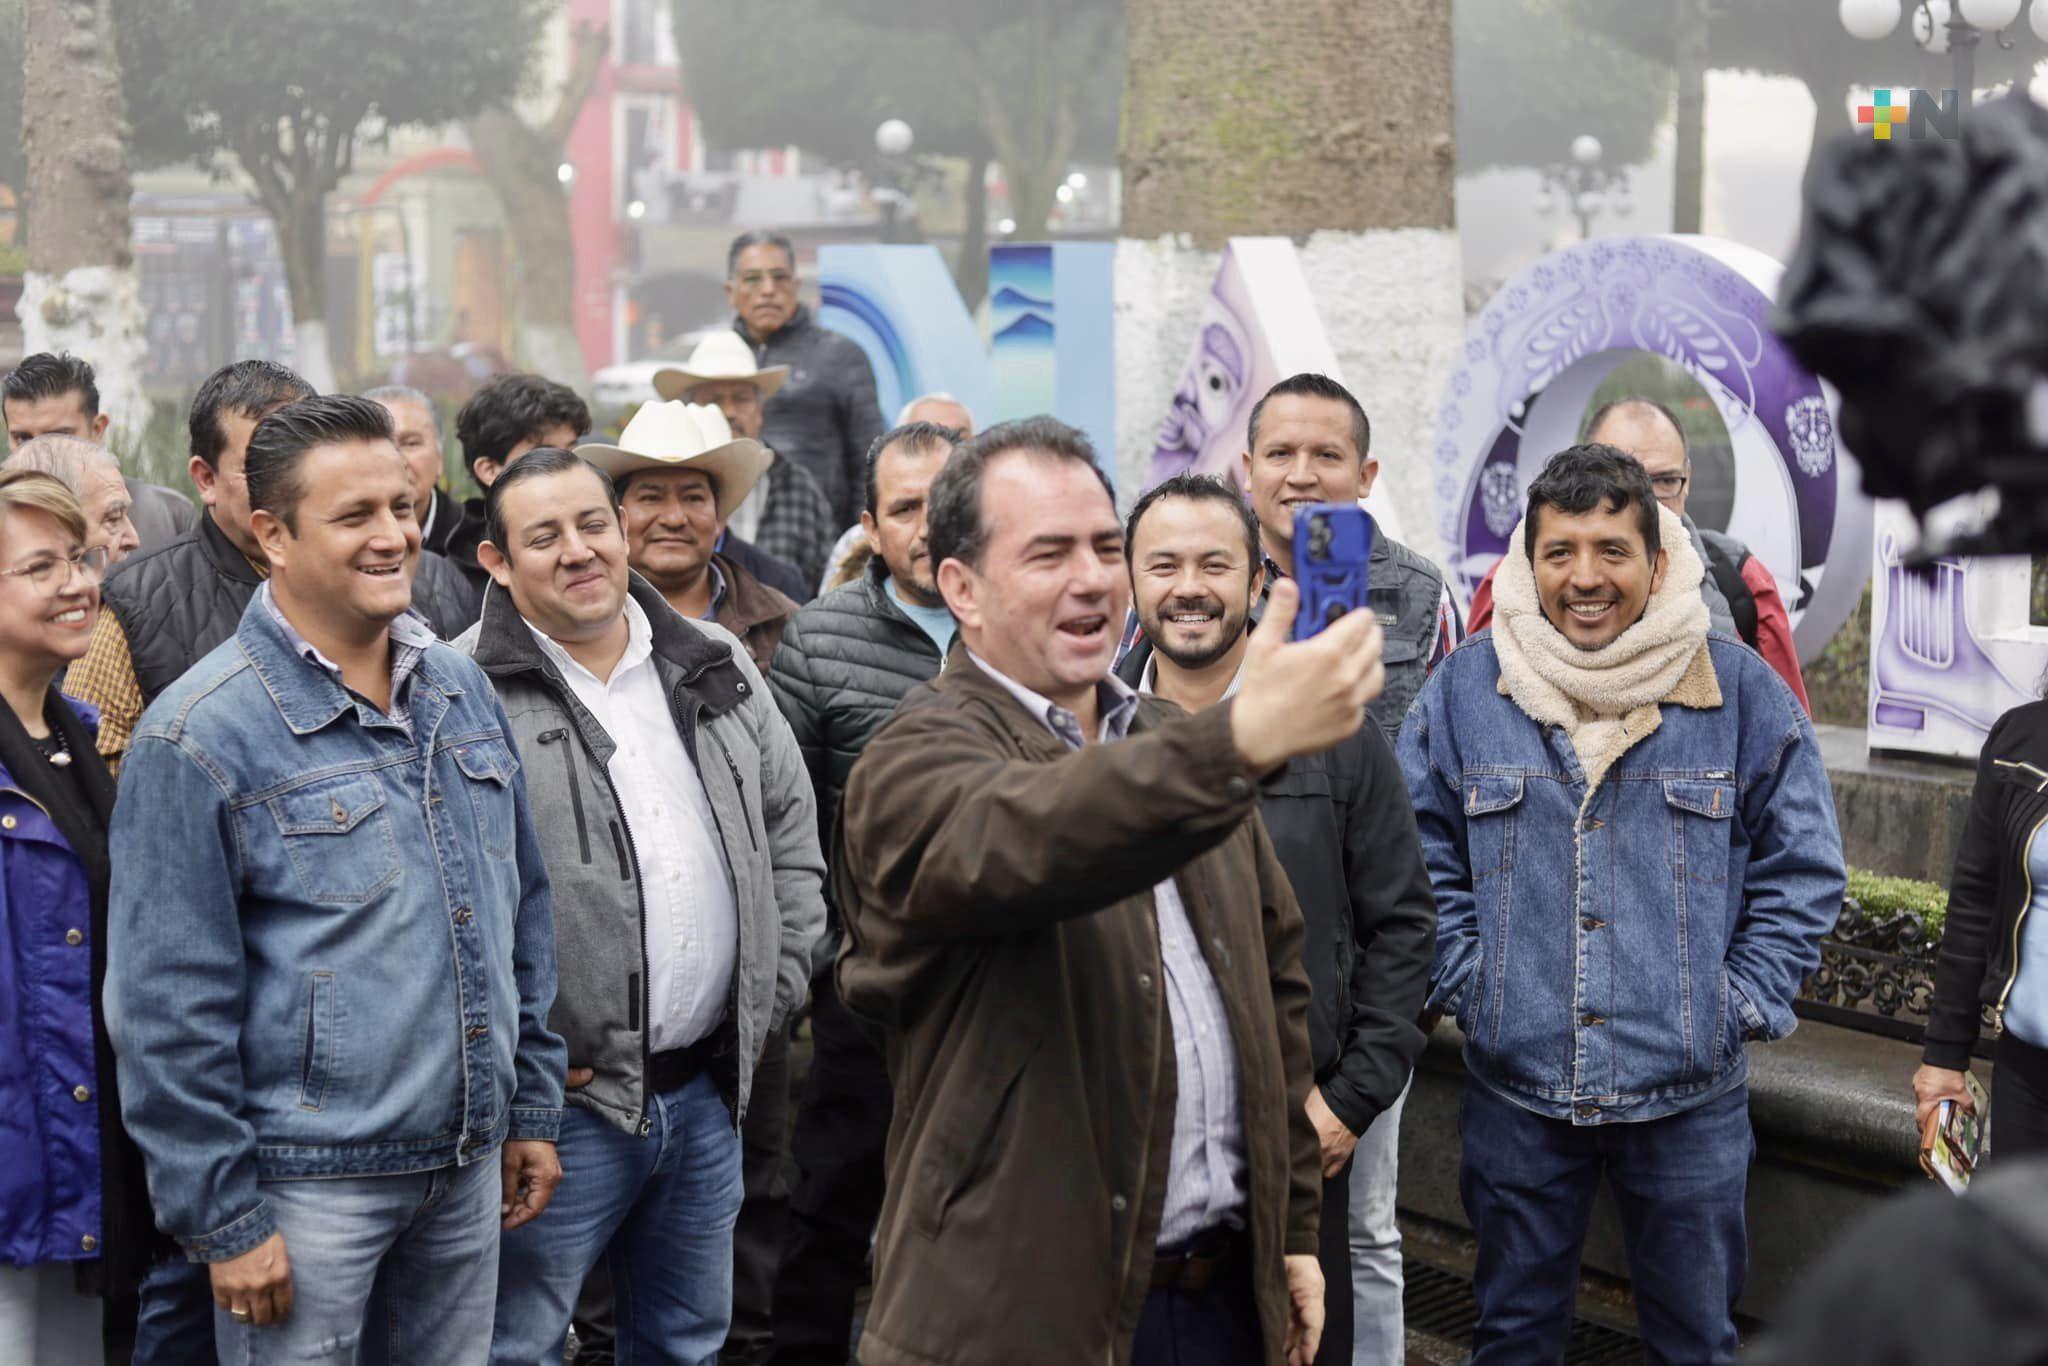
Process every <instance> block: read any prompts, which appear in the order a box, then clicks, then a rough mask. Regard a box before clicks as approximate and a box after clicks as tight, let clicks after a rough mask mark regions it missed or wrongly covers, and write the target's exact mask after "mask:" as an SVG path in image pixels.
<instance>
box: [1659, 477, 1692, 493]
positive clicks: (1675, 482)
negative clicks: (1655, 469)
mask: <svg viewBox="0 0 2048 1366" xmlns="http://www.w3.org/2000/svg"><path fill="white" fill-rule="evenodd" d="M1691 480H1692V476H1691V475H1689V474H1653V475H1651V476H1650V487H1651V488H1653V489H1655V490H1656V491H1657V496H1658V497H1659V498H1669V497H1672V496H1673V495H1674V494H1680V493H1684V492H1685V486H1686V484H1687V483H1689V482H1691Z"/></svg>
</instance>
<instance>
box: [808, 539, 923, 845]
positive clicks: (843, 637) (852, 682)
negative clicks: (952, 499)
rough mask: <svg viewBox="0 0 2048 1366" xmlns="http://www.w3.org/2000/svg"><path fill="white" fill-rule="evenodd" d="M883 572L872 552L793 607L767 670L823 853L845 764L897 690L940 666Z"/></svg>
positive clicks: (897, 697)
mask: <svg viewBox="0 0 2048 1366" xmlns="http://www.w3.org/2000/svg"><path fill="white" fill-rule="evenodd" d="M888 572H889V567H888V566H887V565H886V564H884V563H883V562H882V559H881V557H880V556H876V557H875V558H874V560H873V561H871V562H870V563H869V565H868V571H867V573H865V574H863V575H862V576H861V577H860V578H858V579H856V580H854V581H853V582H852V583H849V584H846V585H845V586H843V587H840V588H835V589H833V590H832V591H831V592H829V593H827V594H826V595H825V596H824V597H822V598H819V599H818V600H817V601H816V602H813V603H812V604H811V605H810V606H808V607H806V608H804V609H803V610H802V611H800V612H798V613H797V614H796V616H795V617H793V618H792V619H791V620H790V623H789V625H788V626H787V627H785V628H784V629H783V632H782V645H781V648H779V649H778V650H777V651H776V653H775V667H774V668H772V669H770V670H769V671H768V687H769V690H770V691H772V692H773V693H774V694H775V701H776V703H777V704H778V705H780V706H781V708H782V714H783V716H784V717H786V718H787V719H788V721H789V728H790V729H791V730H793V731H795V732H796V743H797V746H798V748H800V749H802V750H803V753H804V763H805V765H806V766H807V767H808V768H809V769H810V770H811V786H812V787H813V789H815V790H816V792H817V794H818V824H819V827H820V835H821V837H822V838H823V840H824V847H825V848H826V849H828V850H829V849H831V848H832V847H833V845H832V826H833V823H834V822H835V821H837V820H838V818H839V798H840V795H841V794H842V793H843V792H845V790H846V777H847V775H848V774H849V773H851V772H853V761H854V760H855V759H858V758H859V757H860V752H861V751H862V750H863V749H865V748H866V747H867V743H868V740H869V738H870V737H872V736H873V735H874V733H875V732H876V731H878V730H880V729H881V728H882V723H883V722H884V721H886V720H888V719H889V716H890V713H892V712H894V711H895V710H896V704H897V703H898V702H900V701H901V700H902V699H903V695H904V694H905V693H907V692H909V691H910V690H911V689H912V688H914V687H916V686H917V685H918V684H920V683H922V682H924V681H926V680H927V679H930V678H935V677H937V676H938V672H939V666H940V664H941V663H942V661H941V660H940V658H939V647H938V646H936V645H934V644H932V638H931V637H930V636H928V635H926V634H925V633H924V631H923V629H922V628H920V627H919V626H918V624H917V623H916V622H914V621H912V620H911V619H910V618H909V617H908V616H906V615H904V612H903V609H902V608H900V607H898V606H897V605H896V604H895V602H894V601H892V600H891V599H890V597H889V590H888V589H887V588H886V587H884V586H883V585H884V582H885V579H886V576H887V574H888Z"/></svg>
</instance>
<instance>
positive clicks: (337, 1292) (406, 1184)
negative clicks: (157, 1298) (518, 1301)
mask: <svg viewBox="0 0 2048 1366" xmlns="http://www.w3.org/2000/svg"><path fill="white" fill-rule="evenodd" d="M262 1190H263V1198H264V1199H265V1200H267V1201H269V1202H270V1207H271V1210H272V1211H273V1212H274V1213H275V1214H276V1216H277V1228H278V1232H280V1233H282V1234H283V1235H284V1249H285V1255H286V1256H287V1257H289V1258H290V1259H291V1269H292V1312H291V1315H290V1317H288V1318H287V1319H285V1321H284V1322H283V1323H280V1324H273V1325H271V1326H269V1327H265V1328H258V1327H256V1326H254V1325H253V1324H246V1323H236V1322H235V1321H234V1320H233V1319H232V1318H230V1317H228V1314H227V1311H226V1310H224V1309H218V1308H217V1309H215V1311H214V1336H215V1341H216V1342H217V1343H218V1344H219V1348H220V1359H221V1362H222V1366H244V1364H245V1363H247V1366H258V1364H259V1363H265V1362H287V1361H288V1362H293V1363H304V1362H326V1363H331V1366H354V1363H355V1361H356V1359H357V1351H358V1349H359V1348H362V1349H364V1350H365V1352H366V1354H367V1355H370V1356H372V1357H374V1358H376V1359H379V1360H388V1361H390V1362H393V1363H395V1364H396V1366H428V1364H429V1363H432V1366H482V1363H483V1362H484V1361H485V1359H486V1357H487V1356H488V1345H489V1342H490V1336H491V1302H492V1300H493V1298H494V1297H495V1296H496V1294H497V1289H498V1218H499V1216H498V1202H499V1198H500V1195H501V1193H502V1191H503V1180H502V1178H501V1176H500V1174H499V1166H498V1162H497V1159H496V1155H495V1154H492V1155H491V1156H490V1157H487V1158H486V1159H484V1160H483V1161H480V1162H473V1163H471V1164H470V1165H469V1166H467V1167H441V1168H437V1169H436V1170H434V1171H430V1172H419V1173H415V1174H412V1175H408V1176H355V1177H339V1178H335V1179H332V1180H308V1181H265V1182H264V1183H263V1185H262ZM380 1273H381V1276H380ZM380 1280H381V1289H380V1293H381V1294H382V1295H383V1296H384V1297H385V1304H386V1309H387V1312H386V1313H384V1314H379V1315H378V1316H377V1317H376V1319H375V1320H371V1319H370V1318H369V1315H368V1309H369V1303H370V1292H371V1289H372V1287H373V1286H379V1285H380ZM366 1322H368V1323H370V1324H371V1329H370V1331H372V1332H374V1333H376V1334H377V1336H378V1337H379V1338H380V1339H381V1341H379V1342H377V1343H376V1344H375V1345H374V1348H372V1347H371V1346H370V1345H369V1344H367V1343H366V1342H365V1341H364V1339H365V1338H366V1336H367V1334H366V1330H365V1324H366Z"/></svg>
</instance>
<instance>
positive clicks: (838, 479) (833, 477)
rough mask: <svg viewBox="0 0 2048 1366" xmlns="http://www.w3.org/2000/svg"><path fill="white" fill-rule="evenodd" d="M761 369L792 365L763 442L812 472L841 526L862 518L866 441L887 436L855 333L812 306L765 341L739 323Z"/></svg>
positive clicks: (766, 419)
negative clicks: (824, 322)
mask: <svg viewBox="0 0 2048 1366" xmlns="http://www.w3.org/2000/svg"><path fill="white" fill-rule="evenodd" d="M733 330H734V331H735V332H738V333H739V334H740V336H741V337H742V338H743V339H745V341H746V343H747V345H748V346H750V347H752V348H753V350H754V360H755V362H756V363H757V364H758V365H760V366H761V367H762V368H763V369H766V368H768V367H769V366H771V365H787V366H788V367H789V380H788V382H787V383H785V384H784V385H783V386H782V389H781V390H780V392H778V393H777V394H776V395H775V397H773V398H771V399H769V400H768V403H767V406H766V407H764V408H763V409H762V413H761V444H762V445H764V446H767V447H769V448H770V449H772V450H773V451H775V453H776V454H778V455H781V456H783V457H784V458H786V459H789V460H794V461H796V463H797V464H799V465H802V466H803V467H804V468H805V469H806V470H809V471H810V473H811V477H812V478H814V479H816V480H817V481H818V487H820V488H822V489H823V490H824V491H825V497H826V498H827V499H829V500H830V501H831V503H832V514H833V516H834V517H835V518H836V519H837V521H838V524H839V525H840V526H852V525H853V524H854V523H855V522H857V521H859V520H860V509H861V503H862V501H863V499H864V498H865V496H866V492H867V458H868V445H869V443H870V442H872V441H873V440H874V439H875V438H876V437H878V436H880V435H881V434H882V410H881V407H880V405H879V404H877V402H876V401H875V372H874V369H873V367H871V366H870V365H869V364H868V357H867V352H865V351H863V350H861V349H860V344H859V343H858V342H855V341H854V340H852V339H851V338H849V337H842V336H841V335H839V333H837V332H834V331H832V330H831V329H830V328H826V327H820V326H819V325H818V321H817V319H815V318H813V317H812V316H811V310H810V309H808V308H799V309H797V311H796V313H795V315H794V316H793V317H791V318H790V320H789V321H788V322H786V323H784V324H783V325H782V330H781V331H779V332H777V333H775V334H774V335H773V336H770V337H768V338H767V339H765V340H763V339H760V338H756V337H754V336H752V335H750V334H749V333H748V332H747V329H746V325H745V324H744V323H741V322H740V321H739V320H738V319H734V320H733Z"/></svg>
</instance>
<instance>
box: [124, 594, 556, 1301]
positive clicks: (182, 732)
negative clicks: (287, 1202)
mask: <svg viewBox="0 0 2048 1366" xmlns="http://www.w3.org/2000/svg"><path fill="white" fill-rule="evenodd" d="M407 686H408V687H409V689H410V691H409V693H408V700H409V702H410V713H411V733H410V734H408V733H407V731H406V729H405V728H404V727H401V726H399V725H397V724H396V723H394V722H393V721H391V720H390V719H389V718H387V717H385V716H384V715H382V714H380V713H379V712H377V711H376V710H375V709H374V708H372V707H370V706H369V705H368V704H367V703H364V702H362V701H360V700H358V699H356V698H355V697H353V696H352V695H351V694H349V693H348V692H347V691H345V690H344V689H343V688H342V687H341V685H340V684H339V683H338V682H337V681H336V680H335V679H334V678H333V677H332V676H331V675H329V674H328V673H327V672H325V671H324V670H323V669H321V668H320V667H318V666H317V665H315V664H313V663H310V662H308V661H307V660H305V659H303V658H301V657H300V656H299V655H298V654H296V653H295V652H294V650H293V649H292V647H291V645H290V643H289V641H288V640H287V638H286V637H285V635H284V633H283V631H282V630H281V629H280V627H279V626H278V624H277V622H276V621H275V620H273V619H272V618H271V616H270V613H269V611H268V610H267V609H266V607H265V605H264V603H263V600H262V599H261V597H259V598H258V599H257V600H255V601H253V602H252V603H251V604H250V606H249V610H248V611H247V612H246V613H245V614H244V615H243V618H242V623H241V626H240V628H239V629H238V631H237V633H236V636H235V638H234V639H232V640H229V641H227V642H226V643H225V644H223V645H222V646H220V647H219V648H218V649H216V650H215V651H213V652H212V653H211V654H209V655H207V656H206V657H205V658H204V659H202V660H201V661H200V662H199V663H198V664H197V665H195V666H194V667H193V668H192V670H191V671H190V672H189V673H187V674H186V675H184V677H182V678H181V679H179V680H178V682H176V683H175V684H173V685H172V686H171V687H170V688H169V689H168V690H166V691H165V692H164V693H163V695H162V696H161V697H159V698H158V699H157V701H156V702H155V703H154V704H153V705H152V706H151V707H150V709H149V711H148V712H147V713H146V714H145V715H144V716H143V719H142V723H141V724H140V726H138V728H137V730H136V733H135V739H134V743H133V744H132V745H131V747H130V749H129V753H128V758H127V761H126V763H125V764H124V766H123V769H122V774H121V793H120V800H119V802H118V804H117V806H116V809H115V814H114V825H113V834H112V857H113V868H114V874H113V885H112V889H111V895H110V906H109V933H108V940H109V943H108V974H107V989H106V1005H107V1020H108V1028H109V1031H110V1033H111V1034H112V1037H113V1039H114V1043H115V1047H116V1051H117V1054H118V1057H119V1069H120V1081H121V1091H122V1108H123V1115H124V1118H125V1119H126V1121H127V1124H128V1126H129V1128H130V1130H131V1131H132V1132H133V1134H134V1136H135V1139H136V1141H137V1143H138V1144H139V1145H140V1146H141V1148H142V1150H143V1153H144V1155H145V1158H146V1159H147V1163H148V1168H149V1185H150V1194H151V1198H152V1200H153V1202H154V1203H155V1206H156V1210H157V1218H158V1222H159V1223H160V1224H161V1225H163V1227H164V1228H165V1229H166V1230H167V1231H169V1232H170V1233H172V1234H173V1235H175V1236H176V1237H177V1238H178V1239H179V1240H180V1241H181V1242H182V1243H183V1244H184V1246H185V1249H186V1251H187V1252H188V1253H189V1254H191V1255H192V1256H193V1257H195V1258H196V1259H198V1260H203V1261H218V1260H223V1259H225V1258H228V1257H232V1256H235V1255H238V1254H239V1253H241V1252H244V1251H247V1250H248V1249H249V1248H252V1247H254V1246H256V1244H258V1243H260V1242H262V1241H263V1239H264V1238H265V1237H267V1236H268V1235H269V1234H270V1232H272V1231H273V1229H274V1227H275V1225H274V1223H273V1222H272V1220H271V1216H270V1213H269V1210H268V1208H267V1206H266V1205H265V1203H264V1201H263V1199H262V1196H261V1193H260V1189H259V1187H258V1184H257V1183H258V1182H259V1180H275V1179H291V1178H305V1177H333V1176H376V1175H391V1174H399V1173H405V1172H418V1171H427V1170H431V1169H434V1168H437V1167H444V1166H449V1165H455V1164H467V1163H470V1162H475V1161H483V1160H489V1159H491V1158H493V1156H494V1154H495V1153H496V1151H497V1149H498V1146H499V1145H500V1144H501V1143H502V1142H504V1141H505V1140H506V1139H507V1138H515V1139H549V1140H551V1139H553V1138H554V1136H555V1132H556V1128H557V1126H558V1124H559V1122H560V1113H561V1103H562V1077H563V1070H564V1067H565V1065H566V1059H565V1055H564V1050H563V1047H562V1041H561V1039H560V1038H559V1037H558V1036H556V1035H555V1034H553V1033H552V1032H550V1031H549V1029H548V1027H547V1023H546V1021H547V1013H548V1008H549V1006H550V1004H551V1003H552V1001H553V999H554V992H555V957H554V953H555V948H554V945H555V941H554V930H553V924H552V920H551V918H550V912H549V897H548V883H547V873H546V870H545V868H544V867H543V865H542V863H541V859H540V853H539V847H538V842H537V840H536V838H535V835H534V828H533V819H532V814H531V812H530V810H529V808H528V806H527V800H526V787H525V781H524V778H523V776H522V775H521V773H520V769H519V761H518V758H517V756H516V755H515V754H514V752H513V749H512V746H511V743H510V741H509V740H508V739H507V727H506V724H505V719H504V714H503V712H502V711H501V710H500V709H499V707H498V704H497V701H496V699H495V698H494V696H493V695H492V692H491V688H490V685H489V683H488V682H487V681H486V680H485V678H484V676H483V674H482V673H481V671H479V670H478V669H477V668H476V666H475V665H474V664H472V663H470V661H468V660H467V659H464V658H463V657H461V656H460V655H458V654H456V653H455V652H454V651H453V650H451V649H449V648H448V647H446V646H443V645H439V644H436V645H434V646H432V647H430V648H429V649H428V650H427V652H426V654H425V655H424V657H423V658H422V659H421V660H420V662H419V665H418V667H417V669H416V671H415V672H414V674H413V675H412V678H411V680H410V682H409V684H408V685H407Z"/></svg>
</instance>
